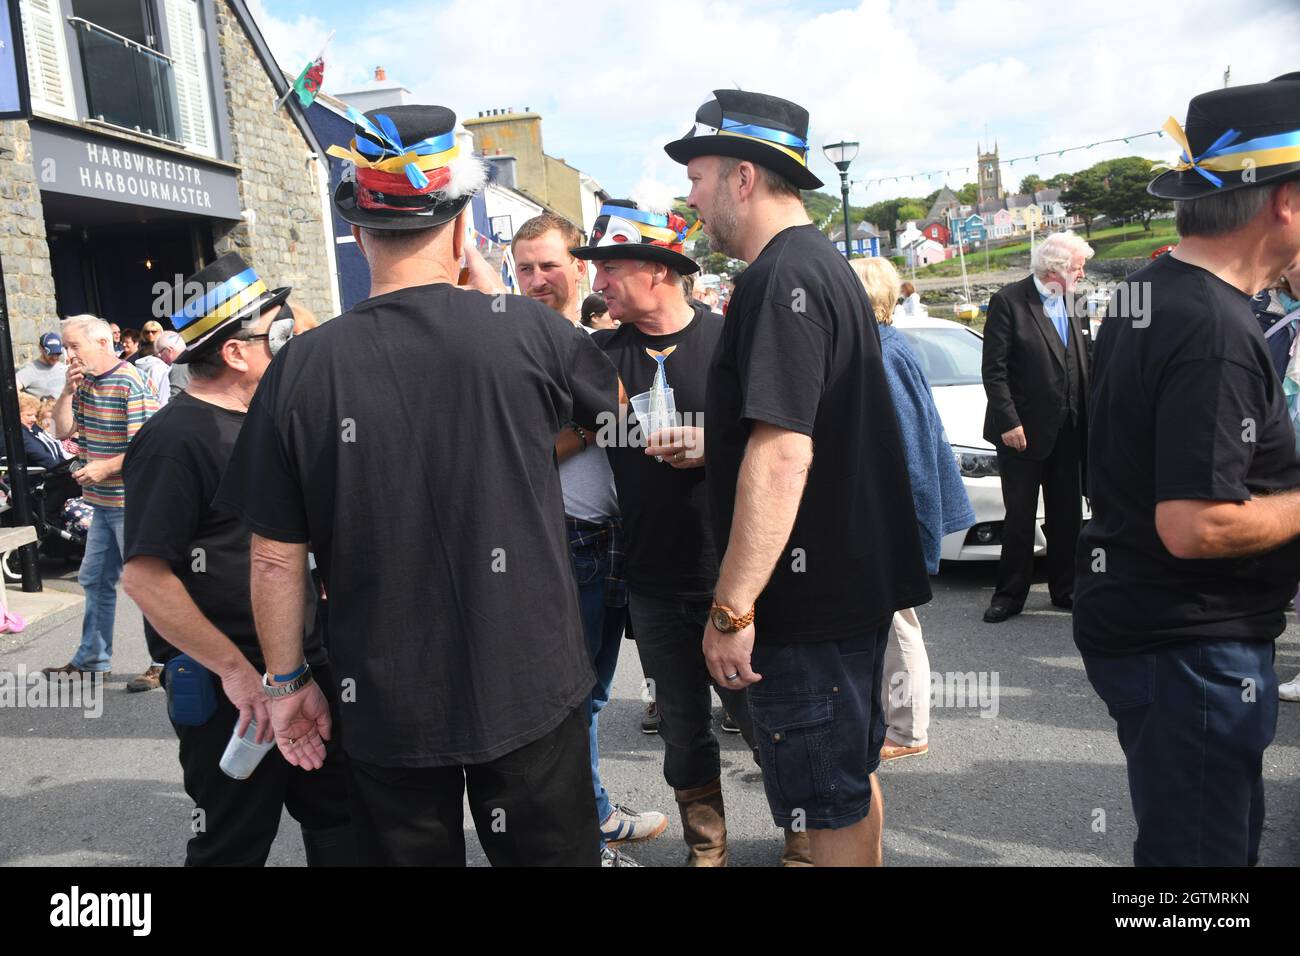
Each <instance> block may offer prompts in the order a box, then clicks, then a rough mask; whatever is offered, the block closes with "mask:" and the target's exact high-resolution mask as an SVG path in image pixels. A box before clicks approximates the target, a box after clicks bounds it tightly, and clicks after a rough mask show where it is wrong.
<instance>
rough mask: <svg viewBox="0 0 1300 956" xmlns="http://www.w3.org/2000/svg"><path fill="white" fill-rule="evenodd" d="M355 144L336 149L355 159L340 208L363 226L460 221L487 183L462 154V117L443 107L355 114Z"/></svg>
mask: <svg viewBox="0 0 1300 956" xmlns="http://www.w3.org/2000/svg"><path fill="white" fill-rule="evenodd" d="M348 119H350V120H351V121H352V125H353V129H354V131H355V133H356V136H355V138H354V139H353V140H352V142H351V143H350V144H349V145H348V146H346V147H344V146H331V147H330V148H329V149H328V150H327V152H328V153H329V155H331V156H335V157H338V158H340V159H345V160H347V161H348V162H349V163H350V164H351V165H350V166H349V167H348V169H347V171H346V173H345V175H344V179H343V182H341V183H340V184H339V187H338V189H336V190H335V192H334V207H335V209H337V210H338V213H339V215H340V216H342V217H343V218H344V219H345V220H347V221H348V222H350V223H352V224H353V225H356V226H362V227H368V228H371V229H411V230H415V229H430V228H432V227H434V226H438V225H441V224H442V223H444V222H448V221H449V220H451V219H455V218H456V216H457V215H459V214H460V211H461V210H462V209H464V208H465V206H466V205H467V204H468V203H469V201H470V199H472V198H473V196H474V194H475V193H476V192H478V190H479V189H480V188H481V187H482V185H483V182H484V168H483V164H482V162H480V161H479V160H476V159H474V158H473V157H472V156H461V155H460V147H459V146H458V145H457V144H456V114H455V113H453V112H452V111H451V110H449V109H446V108H445V107H442V106H416V105H410V106H389V107H385V108H383V109H376V110H370V111H369V112H367V113H362V112H360V111H359V110H356V109H349V110H348Z"/></svg>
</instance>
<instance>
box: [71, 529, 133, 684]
mask: <svg viewBox="0 0 1300 956" xmlns="http://www.w3.org/2000/svg"><path fill="white" fill-rule="evenodd" d="M92 508H93V510H94V512H95V516H94V518H92V519H91V522H90V533H89V534H87V535H86V556H85V557H84V558H82V559H81V571H80V573H79V574H78V575H77V581H78V583H79V584H80V585H81V587H82V589H83V590H84V591H85V592H86V614H85V616H84V617H83V618H82V619H81V646H80V647H78V648H77V653H76V654H75V655H73V658H72V663H73V665H74V666H75V667H79V668H81V669H82V670H87V671H107V670H111V669H112V662H113V621H114V618H115V617H116V614H117V582H118V580H119V579H120V578H121V577H122V555H123V554H124V553H125V551H126V546H125V544H124V543H123V534H124V532H125V527H126V511H125V509H123V508H102V507H100V506H99V505H93V506H92Z"/></svg>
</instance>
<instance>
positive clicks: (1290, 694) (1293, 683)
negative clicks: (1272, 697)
mask: <svg viewBox="0 0 1300 956" xmlns="http://www.w3.org/2000/svg"><path fill="white" fill-rule="evenodd" d="M1277 696H1278V700H1291V701H1300V674H1296V675H1295V677H1293V678H1292V679H1291V680H1289V681H1287V682H1286V683H1285V684H1281V685H1279V686H1278V689H1277Z"/></svg>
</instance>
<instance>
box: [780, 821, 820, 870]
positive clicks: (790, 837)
mask: <svg viewBox="0 0 1300 956" xmlns="http://www.w3.org/2000/svg"><path fill="white" fill-rule="evenodd" d="M781 865H782V866H814V865H815V864H814V863H813V858H812V841H811V840H809V839H808V831H807V830H800V831H798V832H797V833H796V832H795V831H794V830H791V829H790V828H789V827H787V828H786V830H785V848H784V849H783V850H782V851H781Z"/></svg>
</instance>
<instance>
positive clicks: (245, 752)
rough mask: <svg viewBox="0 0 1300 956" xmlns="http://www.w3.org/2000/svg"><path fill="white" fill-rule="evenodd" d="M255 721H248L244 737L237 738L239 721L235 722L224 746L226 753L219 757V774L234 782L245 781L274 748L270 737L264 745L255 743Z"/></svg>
mask: <svg viewBox="0 0 1300 956" xmlns="http://www.w3.org/2000/svg"><path fill="white" fill-rule="evenodd" d="M256 740H257V721H256V720H250V721H249V722H248V729H247V730H245V731H244V736H242V737H241V736H239V721H235V730H234V732H232V733H231V735H230V743H228V744H226V752H225V753H223V754H222V755H221V772H222V773H224V774H225V775H226V776H227V777H233V778H234V779H236V780H247V779H248V778H249V777H251V776H252V775H253V771H254V770H256V769H257V765H258V764H260V763H261V762H262V758H263V757H265V756H266V754H267V752H268V751H269V750H270V749H271V748H272V747H274V746H275V738H274V737H272V738H271V739H270V740H268V741H267V742H266V743H264V744H259V743H256V742H255V741H256Z"/></svg>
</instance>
